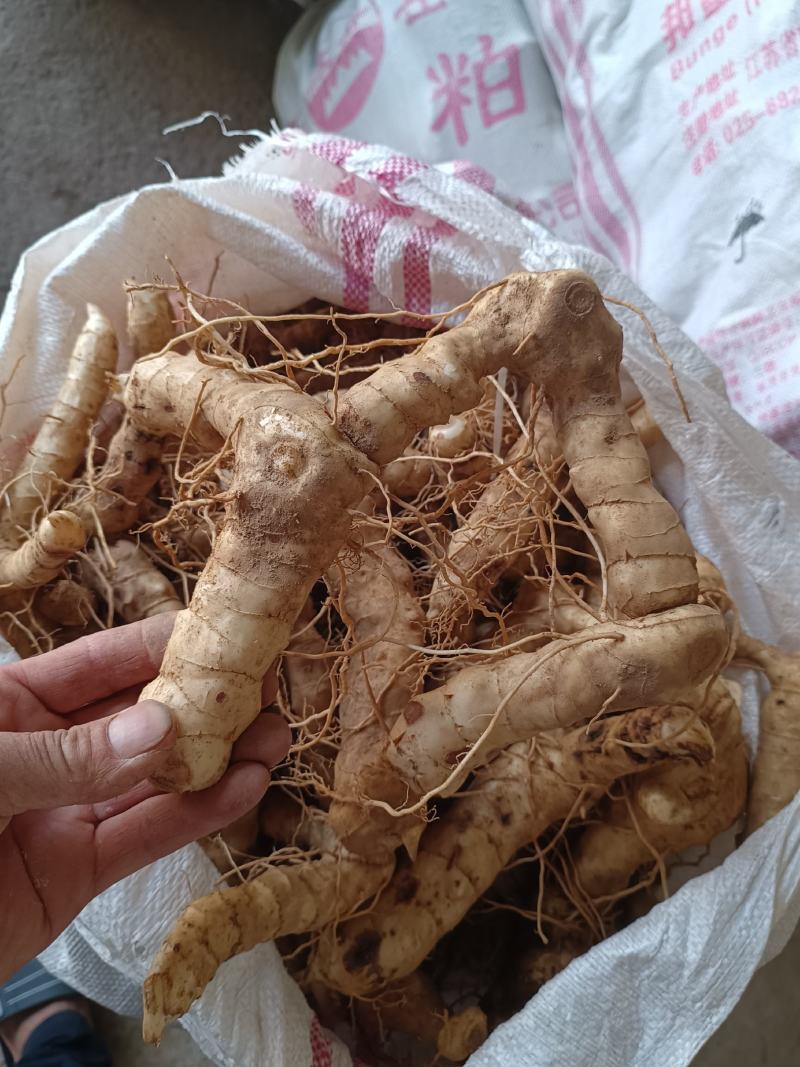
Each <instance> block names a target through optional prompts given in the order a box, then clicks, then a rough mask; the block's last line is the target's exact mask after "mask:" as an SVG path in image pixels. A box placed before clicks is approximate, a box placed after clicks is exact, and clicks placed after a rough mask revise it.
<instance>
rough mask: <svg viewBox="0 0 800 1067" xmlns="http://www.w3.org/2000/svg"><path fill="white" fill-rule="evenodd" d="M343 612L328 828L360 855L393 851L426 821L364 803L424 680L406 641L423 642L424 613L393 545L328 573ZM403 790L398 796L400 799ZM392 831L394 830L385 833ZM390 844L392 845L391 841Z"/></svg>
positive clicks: (368, 550)
mask: <svg viewBox="0 0 800 1067" xmlns="http://www.w3.org/2000/svg"><path fill="white" fill-rule="evenodd" d="M331 581H332V583H333V584H334V585H335V586H336V587H337V589H338V601H339V610H340V613H341V614H342V616H343V617H344V618H345V619H346V620H347V621H348V622H349V624H350V627H351V632H352V637H353V640H354V642H355V643H356V646H363V647H361V650H360V651H358V652H356V653H354V654H353V655H352V656H351V657H350V659H349V661H348V666H347V670H346V673H345V678H344V690H343V693H342V695H341V698H340V701H339V727H340V733H341V742H340V748H339V754H338V756H337V757H336V766H335V775H334V794H335V795H334V800H333V802H332V803H331V808H330V821H331V826H332V827H333V828H334V829H335V830H336V832H337V834H338V835H339V837H340V838H341V840H342V841H343V842H344V844H346V845H347V846H348V848H351V849H353V850H355V851H357V852H359V853H360V854H362V855H368V856H374V855H375V854H376V853H378V852H380V851H383V852H384V853H385V854H386V855H387V856H389V855H391V853H392V852H393V851H394V848H393V847H392V846H393V841H394V836H395V834H401V833H402V832H403V830H404V829H405V830H406V831H407V832H409V831H410V832H412V834H413V831H414V830H415V829H416V831H417V834H416V836H418V835H419V834H420V833H421V832H422V829H423V828H424V825H425V824H424V820H421V819H414V818H413V817H412V819H411V821H410V823H409V822H408V820H406V822H405V823H404V824H402V825H401V824H400V822H399V821H398V820H396V819H393V818H392V816H390V815H387V814H386V813H385V812H381V811H379V810H378V809H376V808H374V807H369V806H366V805H365V804H364V803H363V797H364V795H365V794H369V793H370V792H371V791H372V789H373V788H374V783H370V782H368V781H365V772H366V771H367V770H368V768H369V766H370V755H371V753H372V752H373V751H374V750H375V749H376V748H380V747H382V746H383V745H385V743H386V740H387V738H388V736H389V731H390V729H391V727H392V726H393V725H394V723H395V721H396V720H397V717H398V715H399V714H400V713H401V712H402V711H403V710H404V709H405V708H406V707H407V706H408V703H409V701H410V700H411V698H412V696H413V694H414V691H415V689H416V688H417V687H418V686H419V685H420V683H421V678H420V674H421V670H420V667H419V664H418V659H417V657H415V656H414V655H413V653H410V652H409V645H420V644H422V643H424V640H425V618H424V616H423V613H422V609H421V607H420V603H419V599H418V597H417V596H416V593H415V591H414V585H413V576H412V573H411V568H410V567H409V565H408V563H407V562H406V561H405V560H404V559H403V557H402V556H401V555H400V553H399V552H398V551H397V549H396V548H394V547H393V546H392V545H389V544H384V543H383V542H382V541H377V542H375V541H373V542H371V543H370V542H369V541H367V543H365V544H364V545H363V547H362V549H361V561H360V564H359V566H358V567H357V568H356V569H355V570H354V571H349V572H347V571H345V570H341V571H338V572H336V571H335V572H334V573H333V574H332V575H331ZM402 798H403V790H402V788H401V790H400V795H399V796H398V798H397V799H398V801H402ZM387 830H388V831H389V832H388V834H387ZM387 844H388V846H389V847H388V848H387V847H386V845H387Z"/></svg>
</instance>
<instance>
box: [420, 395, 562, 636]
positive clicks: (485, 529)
mask: <svg viewBox="0 0 800 1067" xmlns="http://www.w3.org/2000/svg"><path fill="white" fill-rule="evenodd" d="M560 458H561V449H560V448H559V445H558V443H557V441H556V439H555V434H554V431H553V426H552V420H551V419H550V415H549V412H547V410H546V409H540V411H539V412H538V417H537V418H536V421H535V424H534V426H533V427H532V428H531V432H530V433H529V434H528V433H526V434H522V435H520V437H519V439H518V440H517V442H516V444H515V445H514V446H513V447H512V449H511V451H510V452H509V455H508V457H507V462H509V463H513V466H512V467H510V468H508V469H507V470H505V471H503V472H502V473H501V474H499V475H498V477H497V478H495V480H494V481H493V482H491V483H490V484H489V485H488V486H487V487H486V489H484V491H483V493H482V494H481V496H480V497H479V498H478V501H477V503H476V504H475V506H474V508H473V509H472V511H471V512H470V513H469V515H468V517H467V519H466V521H465V522H464V523H463V525H462V526H460V527H459V528H458V529H457V530H455V531H454V532H453V534H452V536H451V538H450V541H449V544H448V547H447V555H446V557H445V559H444V560H443V561H442V569H441V570H440V571H439V572H438V573H437V574H436V575H435V577H434V581H433V588H432V590H431V595H430V599H429V601H428V619H429V621H430V622H431V623H432V624H435V623H440V624H444V625H445V626H446V627H447V628H448V629H457V628H459V627H461V626H463V625H464V623H465V621H466V620H468V619H469V617H470V615H471V613H472V609H473V605H476V604H477V605H481V603H482V602H483V601H484V600H485V599H486V597H487V595H488V594H489V592H490V590H491V589H492V588H493V586H494V585H495V584H496V582H497V580H498V579H499V578H500V576H501V575H502V574H503V572H504V571H506V570H508V569H509V568H510V567H511V566H513V564H514V562H515V560H516V559H517V558H518V557H519V556H521V555H522V554H523V553H524V552H529V551H530V550H531V548H532V547H533V544H532V540H533V539H534V538H537V539H538V535H539V533H540V531H541V530H542V529H543V528H544V522H545V518H546V516H547V515H548V514H549V513H550V511H551V510H552V508H553V505H554V503H555V502H556V492H557V487H556V485H555V484H554V482H553V481H551V480H550V478H546V479H544V478H542V476H541V475H540V473H539V471H538V466H539V464H541V465H542V466H543V467H544V468H545V469H546V470H549V469H550V468H551V467H552V466H553V464H554V463H556V462H557V461H559V460H560ZM551 475H552V477H553V478H554V479H555V482H558V481H559V480H560V481H561V482H562V486H561V487H562V488H564V486H563V482H564V478H563V476H562V477H561V478H559V475H558V473H557V472H556V471H552V472H551Z"/></svg>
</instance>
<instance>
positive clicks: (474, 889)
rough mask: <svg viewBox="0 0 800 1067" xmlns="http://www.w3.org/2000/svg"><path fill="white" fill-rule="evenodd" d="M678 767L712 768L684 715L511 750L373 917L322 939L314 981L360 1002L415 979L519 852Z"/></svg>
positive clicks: (638, 716) (634, 718) (663, 712)
mask: <svg viewBox="0 0 800 1067" xmlns="http://www.w3.org/2000/svg"><path fill="white" fill-rule="evenodd" d="M681 757H683V758H685V759H688V760H690V761H695V762H698V761H699V762H705V761H708V760H709V759H710V758H711V742H710V738H709V736H708V732H707V730H705V728H704V727H703V725H702V723H700V722H699V721H698V720H697V718H696V716H695V715H694V714H693V713H692V712H691V711H687V710H685V709H678V708H676V709H671V708H643V709H639V710H638V711H632V712H629V713H628V714H627V715H620V716H614V717H611V718H607V719H601V720H600V721H598V722H597V723H595V724H594V725H592V726H588V727H579V728H577V729H574V730H571V731H569V732H567V733H566V734H564V735H563V736H555V737H548V736H547V735H541V736H540V737H538V738H537V740H536V741H535V743H533V744H531V743H528V742H520V743H517V744H516V745H513V746H512V747H511V748H509V749H508V750H507V751H506V752H504V753H502V754H501V755H499V756H498V757H497V758H496V759H494V760H493V761H492V762H491V763H490V764H489V765H488V766H487V767H485V768H484V769H483V770H481V771H479V772H478V774H476V776H475V780H474V782H473V784H472V786H471V788H470V790H469V791H468V792H467V793H466V794H465V795H464V796H462V797H460V798H458V799H457V800H456V801H455V802H454V803H453V805H452V807H450V808H449V809H448V810H447V812H446V813H445V815H444V816H443V817H442V819H440V820H439V821H438V822H435V823H434V824H433V825H432V826H430V827H429V829H428V830H427V832H426V833H425V835H424V836H423V838H422V841H421V843H420V848H419V852H418V854H417V858H416V860H415V862H414V863H413V864H412V865H410V866H404V867H400V868H399V869H398V871H397V873H396V874H395V876H394V878H393V879H392V881H391V883H390V884H389V886H388V887H387V888H386V889H385V890H384V892H383V893H382V894H381V896H380V898H379V899H378V901H377V903H376V904H375V906H374V907H372V908H371V909H370V910H369V911H368V912H367V913H365V914H364V915H363V916H356V917H355V918H353V919H351V920H349V921H348V922H346V923H343V924H342V925H340V926H337V927H335V928H331V929H330V930H326V931H323V934H322V937H321V939H320V941H319V944H318V947H317V951H316V956H315V962H314V966H315V968H316V970H317V973H318V974H319V976H320V977H321V978H322V980H323V981H325V982H326V983H328V984H329V985H331V986H333V988H335V989H339V990H341V991H342V992H343V993H347V994H350V995H356V996H364V995H367V994H369V993H370V992H372V991H374V990H376V989H380V988H381V987H382V986H383V985H384V984H385V983H387V982H390V981H393V980H395V979H397V978H401V977H403V976H404V975H407V974H410V973H411V972H412V971H414V970H415V969H416V968H417V967H418V966H419V964H420V963H421V962H422V960H423V959H424V958H425V957H426V956H427V955H428V953H429V952H431V951H432V949H433V948H434V946H435V945H436V943H437V942H438V941H439V940H440V938H441V937H442V936H443V935H444V934H445V933H447V931H448V930H451V929H452V928H453V927H454V926H455V925H456V924H457V923H458V922H459V921H460V920H461V919H462V918H463V917H464V915H465V914H466V912H467V911H468V909H469V908H470V907H471V906H472V905H473V904H474V903H475V901H477V900H478V898H479V897H480V896H481V895H482V894H483V893H484V892H485V891H486V890H487V889H488V888H489V886H490V885H491V884H492V882H493V881H494V880H495V878H496V877H497V875H498V874H499V873H500V871H501V870H502V869H503V867H505V865H506V864H507V863H508V862H509V861H510V860H511V858H512V856H513V855H514V853H516V852H517V851H518V850H519V849H520V848H522V847H523V846H524V845H526V844H527V843H528V842H530V841H535V840H536V838H537V837H539V836H540V835H541V834H543V833H544V831H545V830H547V829H548V827H550V826H551V825H553V824H554V823H557V822H559V821H561V820H563V819H566V818H568V817H569V816H570V814H571V813H572V812H574V811H575V809H576V808H577V807H578V805H579V804H580V803H581V802H590V801H592V800H595V799H597V798H598V797H599V796H601V795H602V794H603V792H604V791H605V790H606V789H607V788H608V786H609V785H611V783H612V782H613V781H615V780H616V779H617V778H619V777H620V776H621V775H627V774H635V773H639V772H641V771H642V770H644V769H646V768H647V767H652V766H654V765H655V764H657V763H659V762H661V761H663V760H670V759H676V758H681Z"/></svg>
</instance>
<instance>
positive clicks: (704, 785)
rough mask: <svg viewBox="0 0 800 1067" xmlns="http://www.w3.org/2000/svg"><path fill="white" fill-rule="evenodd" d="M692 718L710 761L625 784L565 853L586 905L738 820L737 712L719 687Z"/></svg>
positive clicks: (742, 783) (741, 778) (743, 777)
mask: <svg viewBox="0 0 800 1067" xmlns="http://www.w3.org/2000/svg"><path fill="white" fill-rule="evenodd" d="M700 715H701V717H702V718H703V720H704V721H705V723H706V725H707V726H708V728H709V730H710V732H711V737H712V738H713V742H714V755H713V759H711V760H710V761H709V762H707V763H705V764H703V765H692V764H689V763H674V764H669V765H666V764H665V765H664V766H663V767H659V768H657V769H655V770H652V771H648V773H647V774H644V775H642V776H641V777H640V778H638V779H636V780H635V781H631V783H630V784H629V786H628V789H627V790H626V792H625V794H624V795H623V796H621V797H618V798H616V799H614V800H609V801H608V802H607V805H606V809H605V810H603V811H602V816H601V818H600V819H598V820H597V821H596V822H594V823H593V825H591V826H589V827H588V828H587V829H586V830H584V831H583V833H582V834H581V836H580V837H579V838H578V841H577V842H576V844H575V845H574V846H573V863H574V881H575V884H576V886H577V887H578V888H579V890H580V891H581V893H582V894H584V895H585V896H586V897H588V898H589V899H591V900H599V899H603V898H609V897H613V896H615V895H617V894H619V893H621V892H623V891H624V890H625V889H626V888H627V887H628V884H629V882H630V880H631V878H632V877H633V875H634V874H635V873H636V872H637V871H639V870H640V869H642V868H644V867H646V866H647V865H650V866H653V865H654V863H655V860H656V858H659V857H660V859H661V861H663V859H664V858H666V857H669V856H675V855H677V854H678V853H679V852H683V851H684V850H685V849H687V848H690V847H691V846H693V845H706V844H708V842H709V841H711V840H712V839H713V838H714V837H716V836H717V834H720V833H722V832H723V830H727V829H728V827H730V826H731V825H732V824H733V823H734V822H735V821H736V820H737V819H738V818H739V817H740V816H741V814H742V812H743V811H744V806H745V802H746V799H747V752H746V750H745V744H744V739H743V737H742V731H741V716H740V714H739V709H738V707H737V705H736V702H735V700H734V699H733V697H732V696H731V693H730V691H729V690H728V688H727V687H726V686H725V684H724V683H722V682H716V683H715V684H714V686H712V688H711V691H710V693H709V697H708V700H707V701H706V703H705V705H704V706H703V707H702V708H701V709H700Z"/></svg>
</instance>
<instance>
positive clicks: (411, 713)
mask: <svg viewBox="0 0 800 1067" xmlns="http://www.w3.org/2000/svg"><path fill="white" fill-rule="evenodd" d="M422 711H423V708H422V705H421V704H420V703H419V701H418V700H412V701H411V703H410V704H409V705H408V707H407V708H406V715H405V718H406V722H407V723H408V725H409V726H411V725H412V724H413V723H415V722H416V721H417V719H419V718H420V716H421V715H422Z"/></svg>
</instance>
